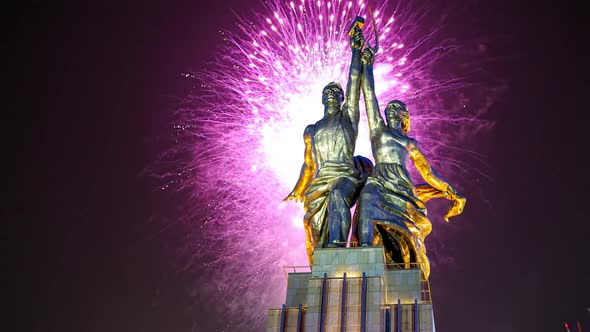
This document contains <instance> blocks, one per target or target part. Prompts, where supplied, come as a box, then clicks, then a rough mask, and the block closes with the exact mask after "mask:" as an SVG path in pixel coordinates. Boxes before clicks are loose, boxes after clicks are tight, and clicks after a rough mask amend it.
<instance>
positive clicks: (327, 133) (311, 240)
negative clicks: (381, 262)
mask: <svg viewBox="0 0 590 332" xmlns="http://www.w3.org/2000/svg"><path fill="white" fill-rule="evenodd" d="M360 27H362V23H361V24H357V21H356V20H355V22H353V25H352V27H351V29H350V33H349V34H350V43H351V49H352V60H351V63H350V70H349V75H348V84H347V86H346V98H345V97H344V92H343V91H342V87H341V86H340V84H338V83H335V82H332V83H329V84H328V85H326V87H324V89H323V91H322V103H323V104H324V117H323V118H322V119H321V120H319V121H318V122H316V123H315V124H313V125H309V126H308V127H307V128H305V132H304V134H303V140H304V142H305V154H304V162H303V166H302V167H301V173H300V175H299V180H298V181H297V184H296V185H295V188H294V189H293V191H291V193H290V194H289V196H287V197H286V198H285V200H295V201H303V202H304V208H305V217H304V228H305V236H306V243H305V244H306V248H307V254H308V258H309V262H310V264H312V263H313V262H312V255H313V250H314V248H322V247H341V246H343V243H346V241H347V238H348V233H349V231H350V223H351V216H350V208H351V206H352V205H354V202H355V200H356V198H357V197H358V194H359V191H360V187H361V186H362V183H363V180H364V179H363V177H362V176H361V175H360V174H359V172H358V171H357V170H356V169H355V168H354V165H353V160H354V157H353V153H354V146H355V142H356V138H357V134H358V124H359V108H358V104H359V98H360V74H361V62H360V58H361V48H362V45H363V43H364V37H363V34H362V31H361V29H360ZM343 101H344V105H342V102H343Z"/></svg>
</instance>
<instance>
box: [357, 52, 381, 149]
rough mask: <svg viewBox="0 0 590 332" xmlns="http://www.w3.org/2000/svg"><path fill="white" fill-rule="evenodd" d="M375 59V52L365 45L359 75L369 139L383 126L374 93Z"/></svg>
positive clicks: (379, 131)
mask: <svg viewBox="0 0 590 332" xmlns="http://www.w3.org/2000/svg"><path fill="white" fill-rule="evenodd" d="M374 61H375V52H374V51H373V50H372V49H371V48H370V47H367V48H365V50H364V51H363V53H362V55H361V63H362V66H363V71H362V75H361V88H362V89H363V96H364V97H365V108H366V109H367V119H368V120H369V129H370V132H371V139H373V137H375V136H377V135H378V134H379V133H381V132H382V131H383V129H384V128H385V123H384V122H383V118H382V117H381V113H380V112H379V103H378V102H377V95H376V94H375V78H374V76H373V62H374Z"/></svg>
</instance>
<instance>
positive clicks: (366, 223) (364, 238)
mask: <svg viewBox="0 0 590 332" xmlns="http://www.w3.org/2000/svg"><path fill="white" fill-rule="evenodd" d="M369 186H370V185H369ZM369 186H365V187H364V188H363V190H362V191H361V194H360V196H359V200H358V203H357V210H359V211H360V212H359V220H358V234H359V244H360V246H361V247H368V246H371V245H372V243H373V236H374V233H375V225H374V224H373V222H372V221H370V220H369V219H368V218H367V217H366V216H365V214H366V213H365V212H366V211H364V210H363V205H365V204H367V203H368V202H367V200H370V199H373V195H372V193H371V191H370V190H368V189H369Z"/></svg>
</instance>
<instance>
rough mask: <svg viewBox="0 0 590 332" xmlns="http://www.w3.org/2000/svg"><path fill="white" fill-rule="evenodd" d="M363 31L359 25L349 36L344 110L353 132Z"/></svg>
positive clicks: (357, 114)
mask: <svg viewBox="0 0 590 332" xmlns="http://www.w3.org/2000/svg"><path fill="white" fill-rule="evenodd" d="M363 43H364V37H363V32H362V30H361V29H360V28H359V27H355V28H354V32H353V34H352V36H351V37H350V47H351V49H352V59H351V60H350V70H349V71H348V83H347V84H346V97H345V98H346V99H345V100H346V102H345V104H344V107H345V108H346V109H345V110H344V111H345V112H347V113H348V116H349V117H350V120H351V121H352V125H353V128H354V131H355V133H358V124H359V119H360V115H359V99H360V97H361V91H360V83H361V47H363Z"/></svg>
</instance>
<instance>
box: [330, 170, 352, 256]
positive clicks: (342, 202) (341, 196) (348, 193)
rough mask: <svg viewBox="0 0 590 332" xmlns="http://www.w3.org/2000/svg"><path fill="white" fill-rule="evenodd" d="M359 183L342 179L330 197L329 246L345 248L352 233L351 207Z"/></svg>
mask: <svg viewBox="0 0 590 332" xmlns="http://www.w3.org/2000/svg"><path fill="white" fill-rule="evenodd" d="M357 186H358V185H357V183H355V182H354V181H352V180H350V179H348V178H341V179H340V180H338V182H336V184H335V185H334V186H333V187H332V190H331V191H330V195H329V197H328V211H327V213H328V236H329V240H328V246H330V247H345V246H346V240H347V239H348V233H349V231H350V207H351V206H352V205H353V202H354V197H355V194H356V191H357V189H358V188H357Z"/></svg>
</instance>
